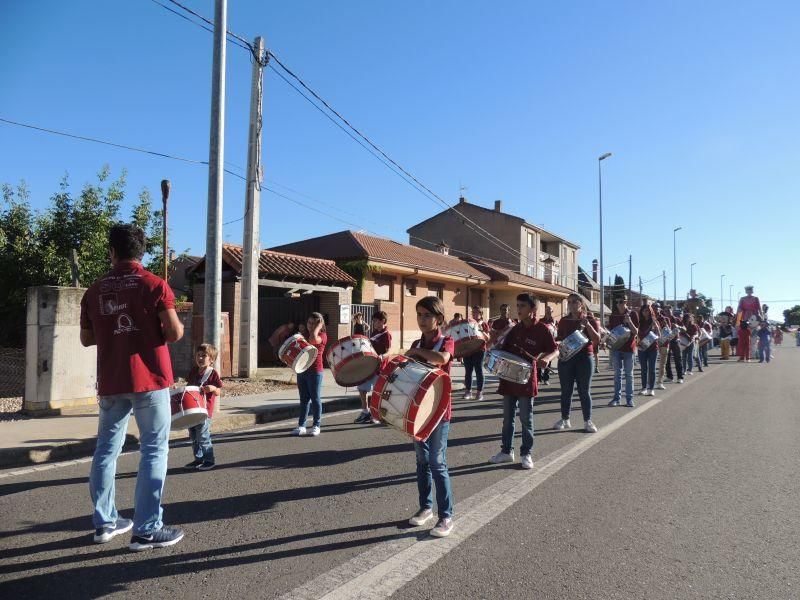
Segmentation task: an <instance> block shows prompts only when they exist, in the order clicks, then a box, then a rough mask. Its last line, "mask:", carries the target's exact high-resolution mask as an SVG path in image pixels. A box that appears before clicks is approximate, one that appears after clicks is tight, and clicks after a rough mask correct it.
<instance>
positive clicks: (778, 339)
mask: <svg viewBox="0 0 800 600" xmlns="http://www.w3.org/2000/svg"><path fill="white" fill-rule="evenodd" d="M774 337H775V345H776V346H780V345H781V344H783V330H782V329H781V328H780V327H776V328H775V334H774Z"/></svg>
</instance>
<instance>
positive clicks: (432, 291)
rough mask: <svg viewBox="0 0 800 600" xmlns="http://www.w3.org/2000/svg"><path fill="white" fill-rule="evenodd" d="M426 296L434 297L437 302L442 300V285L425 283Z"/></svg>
mask: <svg viewBox="0 0 800 600" xmlns="http://www.w3.org/2000/svg"><path fill="white" fill-rule="evenodd" d="M427 286H428V295H429V296H436V297H437V298H439V300H444V284H441V283H432V282H430V281H429V282H427Z"/></svg>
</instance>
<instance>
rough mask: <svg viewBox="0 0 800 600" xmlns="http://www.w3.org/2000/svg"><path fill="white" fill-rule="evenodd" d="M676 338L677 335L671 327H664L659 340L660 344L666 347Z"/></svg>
mask: <svg viewBox="0 0 800 600" xmlns="http://www.w3.org/2000/svg"><path fill="white" fill-rule="evenodd" d="M674 336H675V334H674V333H673V332H672V330H671V329H670V328H669V327H664V329H662V330H661V336H660V337H659V338H658V343H659V344H663V345H666V344H668V343H669V342H670V340H672V338H673V337H674Z"/></svg>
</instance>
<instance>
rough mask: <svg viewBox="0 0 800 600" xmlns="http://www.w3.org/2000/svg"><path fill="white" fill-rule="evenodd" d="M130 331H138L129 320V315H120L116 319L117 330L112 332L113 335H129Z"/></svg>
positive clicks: (131, 320)
mask: <svg viewBox="0 0 800 600" xmlns="http://www.w3.org/2000/svg"><path fill="white" fill-rule="evenodd" d="M131 331H139V329H138V328H137V327H136V326H135V325H134V324H133V319H131V317H130V315H126V314H125V313H122V314H121V315H120V316H119V317H117V328H116V329H115V330H114V335H118V334H120V333H130V332H131Z"/></svg>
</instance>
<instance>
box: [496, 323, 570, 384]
mask: <svg viewBox="0 0 800 600" xmlns="http://www.w3.org/2000/svg"><path fill="white" fill-rule="evenodd" d="M557 348H558V345H557V344H556V341H555V339H554V338H553V334H552V333H551V332H550V330H549V329H548V328H547V325H545V324H544V323H541V322H540V321H534V322H533V323H531V325H530V326H528V327H526V326H525V323H517V324H516V325H514V329H512V330H511V331H510V332H509V333H508V335H507V336H506V339H505V340H503V345H502V347H501V348H500V349H501V350H504V351H506V352H510V353H511V354H515V355H516V356H519V357H520V358H521V359H522V360H524V361H525V362H529V363H533V360H532V358H531V357H532V356H537V355H539V354H542V353H545V354H549V353H551V352H553V351H555V350H556V349H557ZM528 355H530V356H528ZM536 371H537V369H536V365H533V368H532V369H531V377H530V379H528V383H524V384H522V383H514V382H512V381H506V380H505V379H501V380H500V386H499V387H498V388H497V393H498V394H500V395H501V396H524V397H526V398H535V397H536V395H537V394H538V393H539V381H538V379H537V373H536Z"/></svg>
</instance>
